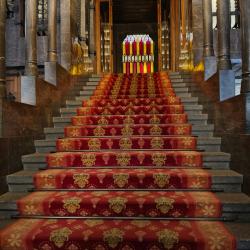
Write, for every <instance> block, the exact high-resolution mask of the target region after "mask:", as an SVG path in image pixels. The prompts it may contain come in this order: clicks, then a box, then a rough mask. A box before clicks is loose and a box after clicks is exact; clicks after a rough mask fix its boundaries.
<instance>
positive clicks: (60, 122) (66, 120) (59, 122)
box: [53, 114, 208, 127]
mask: <svg viewBox="0 0 250 250" xmlns="http://www.w3.org/2000/svg"><path fill="white" fill-rule="evenodd" d="M207 119H208V115H207V114H190V115H189V116H188V122H189V123H190V124H192V125H194V124H200V125H201V124H204V125H206V124H207ZM53 123H54V125H55V127H66V126H68V125H70V124H71V117H53Z"/></svg>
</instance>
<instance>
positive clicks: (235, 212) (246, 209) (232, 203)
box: [0, 191, 250, 221]
mask: <svg viewBox="0 0 250 250" xmlns="http://www.w3.org/2000/svg"><path fill="white" fill-rule="evenodd" d="M109 192H110V194H108V193H109ZM42 193H43V192H38V193H36V192H35V193H31V194H29V195H28V196H27V193H21V192H17V193H15V192H8V193H5V194H4V195H2V196H0V214H1V212H2V214H4V213H5V212H6V210H7V211H8V210H9V211H10V212H11V213H12V214H14V213H15V212H16V213H18V211H17V203H16V202H17V200H19V199H23V197H24V201H23V203H22V205H23V206H25V204H26V203H27V202H28V204H30V203H31V201H33V202H32V204H33V205H34V207H37V205H36V203H37V202H39V203H40V202H42V204H46V206H49V207H50V205H49V203H48V204H47V202H49V201H48V198H49V197H50V196H51V195H52V194H53V196H54V198H53V199H50V200H51V202H52V201H53V202H56V204H58V205H56V204H54V205H53V206H56V207H57V208H59V209H60V206H61V205H63V204H62V195H63V198H64V199H65V198H67V197H68V198H70V197H72V196H73V197H74V196H76V197H79V198H80V199H81V200H82V205H84V204H86V205H87V207H86V208H89V207H93V205H91V204H92V202H93V201H91V200H90V201H89V200H88V199H89V198H88V197H95V191H84V192H83V191H79V192H77V193H76V192H72V191H68V192H63V193H61V192H60V191H59V192H56V193H55V191H51V192H49V191H46V192H44V193H43V194H44V195H42ZM60 193H61V195H60ZM143 193H144V194H145V195H146V196H147V204H146V206H147V207H148V209H150V210H153V209H154V206H156V204H155V203H154V202H155V200H156V199H157V198H161V197H164V198H165V199H171V200H172V202H174V200H176V199H177V200H178V201H177V200H176V204H177V205H176V207H174V203H172V206H173V208H175V210H177V211H178V207H179V206H180V207H179V208H180V209H181V208H182V209H183V207H190V206H192V203H189V202H188V200H186V202H184V201H183V199H184V200H185V198H186V196H187V197H189V199H190V197H192V198H191V199H192V200H194V203H193V205H195V204H197V203H199V202H204V199H205V200H206V201H207V204H208V206H209V205H210V206H211V207H213V209H214V210H217V212H219V211H218V209H219V207H218V208H216V206H219V204H218V202H217V199H218V200H219V201H220V202H221V204H222V217H224V218H228V219H231V218H232V219H234V220H239V221H240V220H244V221H250V197H248V196H247V195H245V194H243V193H216V197H217V199H214V196H213V195H212V194H211V193H210V192H198V191H194V192H187V191H185V192H178V191H177V192H174V191H169V192H166V191H165V192H164V191H160V192H156V191H154V192H152V193H150V191H140V193H138V192H134V191H105V192H103V196H102V201H103V202H102V203H101V200H100V201H99V202H98V203H97V205H96V206H97V207H96V208H97V210H96V211H95V214H97V216H103V217H106V216H105V215H104V214H101V213H100V212H98V211H103V210H102V209H99V207H98V204H100V203H101V204H100V205H101V206H102V208H104V207H106V206H108V207H110V205H109V203H108V201H109V200H110V199H113V200H114V201H115V200H116V199H117V198H118V197H119V198H121V199H122V200H123V199H126V200H127V202H126V207H127V208H130V210H131V211H133V210H134V211H135V210H137V211H138V210H139V209H135V207H134V206H136V205H137V204H138V203H136V200H138V199H139V198H140V199H141V198H143V197H145V195H143ZM48 194H49V195H48ZM100 194H101V193H100ZM37 195H38V196H37ZM138 195H139V196H138ZM137 196H138V197H137ZM151 196H152V197H151ZM178 196H179V197H180V198H179V199H178V198H177V197H178ZM36 197H39V199H37V198H36ZM97 197H98V196H97ZM171 197H173V198H174V197H175V198H174V199H173V198H171ZM106 199H107V200H106ZM25 200H26V202H25ZM46 201H47V202H46ZM84 201H85V202H84ZM169 202H170V200H169ZM60 204H61V205H60ZM142 204H143V203H142ZM170 204H171V203H170ZM178 205H179V206H178ZM141 206H143V205H141ZM49 207H48V209H49ZM108 207H107V208H105V209H104V210H107V209H108ZM133 208H134V209H133ZM141 208H142V207H141ZM48 209H46V210H47V211H48ZM163 209H164V210H163V211H164V212H163V211H162V210H161V209H159V210H160V211H162V214H160V213H159V215H158V216H159V217H161V218H164V217H172V216H173V215H172V216H171V214H167V212H168V211H165V207H163ZM182 209H181V210H180V211H183V212H184V211H185V210H186V209H185V208H184V210H182ZM204 209H205V207H204ZM145 210H147V209H145ZM150 210H148V213H149V214H147V211H144V213H145V212H146V213H145V214H144V218H146V217H147V216H149V217H150ZM169 210H170V209H169ZM200 210H201V209H200ZM214 210H208V211H206V212H207V213H206V212H205V211H204V214H203V212H202V211H200V212H199V210H198V211H197V212H195V214H197V217H206V218H208V217H209V215H210V216H213V217H219V216H220V215H219V214H218V215H217V214H214V213H213V211H214ZM115 211H116V212H115ZM142 211H143V210H142ZM142 211H141V213H142ZM41 212H42V211H41ZM109 212H110V213H112V212H113V214H109V216H111V217H112V216H113V217H120V216H128V215H127V214H126V215H125V214H124V215H119V214H120V213H121V212H122V208H120V207H116V206H114V207H111V209H110V211H109ZM214 212H215V211H214ZM164 214H165V215H164ZM27 215H28V214H27ZM37 215H50V216H51V215H52V216H58V214H37ZM67 216H79V215H78V214H75V213H73V211H72V213H71V214H70V213H69V214H68V215H67ZM92 216H93V215H92ZM132 216H133V215H132ZM155 216H157V215H154V217H155ZM134 217H141V216H140V214H135V215H134ZM179 217H186V215H185V214H183V215H180V216H179ZM188 217H196V216H195V215H192V214H190V215H189V216H188ZM176 218H178V217H176Z"/></svg>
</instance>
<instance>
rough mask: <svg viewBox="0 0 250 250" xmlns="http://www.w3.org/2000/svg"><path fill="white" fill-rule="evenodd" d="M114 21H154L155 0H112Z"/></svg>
mask: <svg viewBox="0 0 250 250" xmlns="http://www.w3.org/2000/svg"><path fill="white" fill-rule="evenodd" d="M113 20H114V23H156V22H157V0H113Z"/></svg>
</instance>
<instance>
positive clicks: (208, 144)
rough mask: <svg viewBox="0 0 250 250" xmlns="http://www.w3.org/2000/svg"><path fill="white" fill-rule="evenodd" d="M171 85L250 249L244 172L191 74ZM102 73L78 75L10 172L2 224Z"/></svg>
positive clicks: (229, 218) (230, 221) (233, 224)
mask: <svg viewBox="0 0 250 250" xmlns="http://www.w3.org/2000/svg"><path fill="white" fill-rule="evenodd" d="M170 77H171V81H172V85H173V87H174V90H175V92H176V95H177V96H179V97H181V100H182V103H183V105H184V108H185V112H186V113H187V114H188V118H189V121H188V122H189V123H190V124H192V125H193V126H192V128H193V129H192V134H193V135H194V136H197V139H198V144H197V149H198V150H200V151H202V155H203V161H204V167H205V169H207V171H208V172H209V173H210V174H211V176H212V189H213V191H214V192H216V195H217V197H218V198H219V200H220V201H221V203H222V211H223V214H222V218H223V220H225V221H226V225H227V226H228V228H229V229H230V230H231V231H233V233H235V235H236V237H237V240H238V242H237V243H238V249H250V198H249V197H248V196H247V195H245V194H243V193H242V192H241V185H242V183H243V176H242V175H240V174H239V173H237V172H235V171H232V170H230V154H227V153H224V152H221V138H217V137H214V135H213V130H214V126H213V124H208V123H207V120H208V115H207V114H204V113H203V107H202V105H199V104H198V98H197V97H195V91H197V90H196V89H195V87H192V79H191V76H190V75H189V74H183V73H178V72H177V73H171V75H170ZM99 80H100V77H99V76H96V75H95V76H92V77H90V78H89V79H79V81H78V83H77V84H76V85H75V87H74V89H73V90H72V91H71V92H70V95H71V96H69V99H68V100H67V101H66V106H65V107H63V108H61V109H60V114H61V116H60V117H54V118H53V122H54V127H53V128H45V129H44V134H45V139H44V140H37V141H35V147H36V152H35V153H34V154H31V155H25V156H23V157H22V162H23V170H22V171H20V172H17V173H14V174H12V175H9V176H7V183H8V186H9V192H8V193H6V194H4V195H2V196H1V197H0V218H2V223H1V225H5V224H6V223H9V222H10V221H11V216H13V215H17V205H16V200H18V199H19V198H21V197H23V196H25V195H27V192H28V191H30V190H32V189H33V188H34V187H33V179H32V178H33V175H34V173H36V172H37V171H38V170H42V169H45V167H46V162H45V156H46V154H47V153H50V152H55V151H56V139H58V138H63V137H64V127H65V126H68V125H70V123H71V117H72V116H74V115H76V108H78V107H80V106H81V105H82V100H87V99H88V98H89V97H90V96H91V95H92V93H93V91H94V90H95V88H96V86H97V85H98V83H99Z"/></svg>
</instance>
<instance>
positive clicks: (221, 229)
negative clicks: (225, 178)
mask: <svg viewBox="0 0 250 250" xmlns="http://www.w3.org/2000/svg"><path fill="white" fill-rule="evenodd" d="M71 121H72V122H71V125H70V126H67V127H65V129H64V134H65V138H59V139H57V140H56V151H57V152H55V153H50V154H48V155H47V157H46V160H47V169H46V170H44V171H40V172H38V173H36V174H35V175H34V178H33V182H34V186H35V192H33V193H30V194H29V195H27V196H26V197H24V198H22V199H20V200H18V201H17V207H18V211H19V214H20V215H21V216H22V217H23V218H21V219H19V220H18V221H17V222H15V223H14V224H12V225H10V226H8V227H7V228H5V229H3V230H2V231H1V232H0V249H2V250H33V249H36V250H62V249H63V250H64V249H65V250H108V249H114V250H118V249H119V250H162V249H167V250H171V249H173V250H235V249H236V240H235V237H234V236H233V235H232V234H231V233H230V232H229V231H228V230H227V229H226V228H225V226H224V225H223V224H222V223H221V222H219V221H218V219H219V218H220V217H221V216H222V204H221V202H220V200H219V199H218V198H217V197H216V195H215V194H213V193H212V192H211V186H212V185H211V183H212V181H211V175H210V174H209V173H208V172H207V171H205V170H204V169H203V167H205V166H204V165H203V158H202V153H201V152H199V151H198V150H197V137H195V136H192V126H191V125H190V124H189V123H188V115H187V114H186V113H185V109H184V105H183V104H182V102H181V100H180V98H179V97H176V94H175V92H174V89H173V87H172V85H171V82H170V80H169V79H168V75H167V74H166V73H155V74H148V75H117V74H114V75H112V74H109V75H105V76H103V78H102V80H101V82H100V84H99V86H98V87H97V88H96V90H95V91H94V94H93V95H92V96H91V98H90V99H89V100H86V101H83V102H82V107H80V108H78V109H77V115H76V116H73V117H72V119H71Z"/></svg>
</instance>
